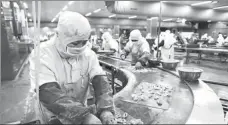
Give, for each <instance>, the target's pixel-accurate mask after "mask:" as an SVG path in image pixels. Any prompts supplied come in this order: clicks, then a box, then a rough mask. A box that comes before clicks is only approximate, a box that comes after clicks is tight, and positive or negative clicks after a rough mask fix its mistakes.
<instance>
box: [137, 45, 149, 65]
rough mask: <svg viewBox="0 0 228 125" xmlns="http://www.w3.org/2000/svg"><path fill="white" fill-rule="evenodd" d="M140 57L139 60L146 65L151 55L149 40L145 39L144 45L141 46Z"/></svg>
mask: <svg viewBox="0 0 228 125" xmlns="http://www.w3.org/2000/svg"><path fill="white" fill-rule="evenodd" d="M140 53H141V55H140V57H139V62H140V63H141V64H142V65H143V66H145V65H146V64H147V61H148V60H149V56H150V46H149V43H148V42H147V41H144V42H143V44H142V46H141V47H140Z"/></svg>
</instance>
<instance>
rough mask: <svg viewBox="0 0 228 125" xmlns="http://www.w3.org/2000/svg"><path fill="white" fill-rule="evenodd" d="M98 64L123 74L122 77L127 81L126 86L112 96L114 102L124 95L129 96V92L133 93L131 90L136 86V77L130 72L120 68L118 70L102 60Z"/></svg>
mask: <svg viewBox="0 0 228 125" xmlns="http://www.w3.org/2000/svg"><path fill="white" fill-rule="evenodd" d="M99 62H100V63H102V64H104V65H106V66H110V67H112V68H115V69H117V72H121V73H123V75H124V76H125V77H126V79H127V83H126V86H125V87H124V88H123V89H122V90H120V91H119V92H118V93H116V94H115V95H114V100H117V99H119V98H124V95H129V92H130V91H133V89H134V88H135V87H136V86H137V85H138V83H137V80H136V77H135V75H134V74H133V73H132V72H130V71H128V70H125V69H122V68H118V67H116V66H114V65H112V64H109V63H106V62H104V61H102V60H99Z"/></svg>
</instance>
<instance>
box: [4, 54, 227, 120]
mask: <svg viewBox="0 0 228 125" xmlns="http://www.w3.org/2000/svg"><path fill="white" fill-rule="evenodd" d="M176 58H177V59H180V60H183V59H184V53H176ZM184 66H195V67H199V68H201V69H203V70H204V72H203V74H202V76H201V79H205V80H209V81H215V82H222V83H227V84H228V79H227V76H228V72H227V71H226V70H225V68H224V67H227V68H228V64H220V63H214V62H211V61H201V64H196V63H190V64H187V65H186V64H184ZM210 66H215V67H216V68H212V67H210ZM221 69H222V70H221ZM208 85H209V86H210V87H212V89H213V90H214V91H215V92H216V94H217V95H219V96H220V97H222V98H226V99H228V87H225V86H223V87H221V86H218V85H213V84H208ZM1 87H2V88H1V89H2V90H1V93H0V99H1V101H0V114H1V115H0V123H6V122H13V121H17V120H20V119H21V118H22V116H23V114H24V106H25V98H26V97H27V95H28V93H29V89H30V84H29V69H28V64H27V65H25V67H24V69H23V71H22V72H21V75H20V77H19V79H18V80H16V81H3V82H2V86H1ZM6 116H7V117H6Z"/></svg>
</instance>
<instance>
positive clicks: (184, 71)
mask: <svg viewBox="0 0 228 125" xmlns="http://www.w3.org/2000/svg"><path fill="white" fill-rule="evenodd" d="M202 72H203V70H202V69H199V68H194V67H179V68H178V73H179V76H180V79H181V80H186V81H190V82H193V81H197V80H198V79H199V78H200V76H201V74H202Z"/></svg>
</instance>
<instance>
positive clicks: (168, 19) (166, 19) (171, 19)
mask: <svg viewBox="0 0 228 125" xmlns="http://www.w3.org/2000/svg"><path fill="white" fill-rule="evenodd" d="M171 20H173V19H165V20H163V21H171Z"/></svg>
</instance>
